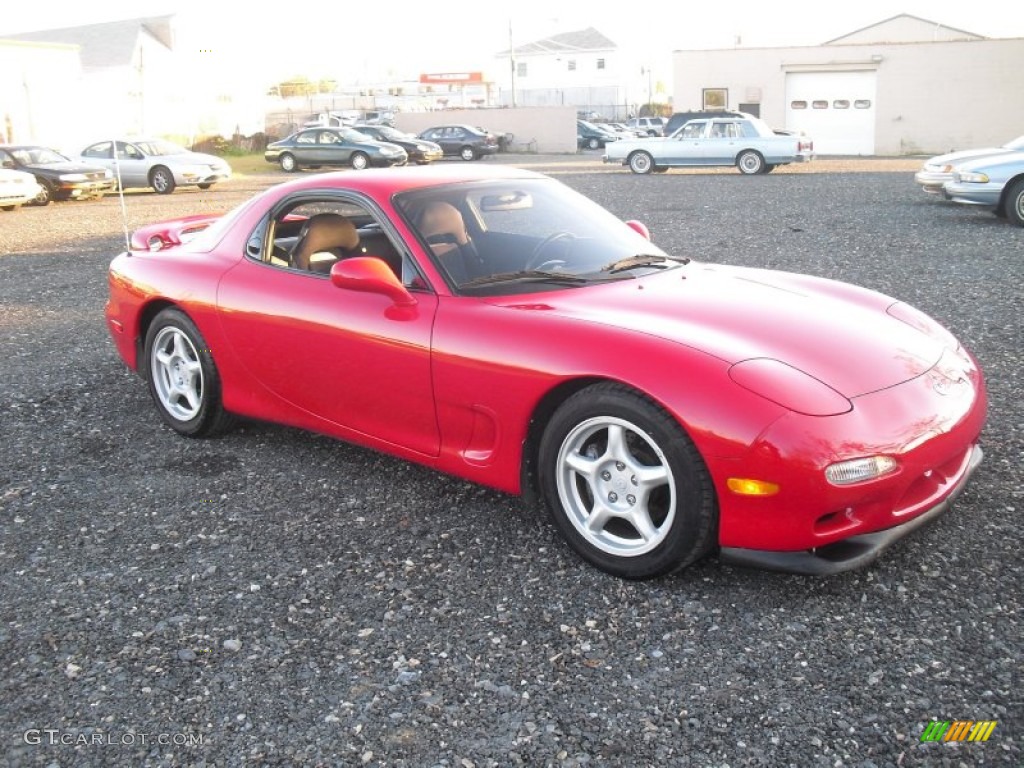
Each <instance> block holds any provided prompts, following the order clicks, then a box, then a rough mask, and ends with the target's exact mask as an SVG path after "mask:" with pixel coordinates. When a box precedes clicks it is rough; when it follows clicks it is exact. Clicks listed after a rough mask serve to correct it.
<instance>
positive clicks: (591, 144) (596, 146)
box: [587, 138, 601, 149]
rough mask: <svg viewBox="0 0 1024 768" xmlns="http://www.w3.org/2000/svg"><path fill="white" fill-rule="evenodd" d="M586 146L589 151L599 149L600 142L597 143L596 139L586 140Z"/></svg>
mask: <svg viewBox="0 0 1024 768" xmlns="http://www.w3.org/2000/svg"><path fill="white" fill-rule="evenodd" d="M587 146H588V147H589V148H590V149H600V147H601V142H600V141H598V140H597V139H594V138H590V139H587Z"/></svg>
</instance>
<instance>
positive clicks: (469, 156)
mask: <svg viewBox="0 0 1024 768" xmlns="http://www.w3.org/2000/svg"><path fill="white" fill-rule="evenodd" d="M459 157H461V158H462V159H463V160H476V150H475V149H473V148H472V147H463V148H462V149H460V150H459Z"/></svg>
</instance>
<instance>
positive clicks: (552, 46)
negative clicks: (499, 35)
mask: <svg viewBox="0 0 1024 768" xmlns="http://www.w3.org/2000/svg"><path fill="white" fill-rule="evenodd" d="M616 48H618V46H617V45H616V44H615V43H614V42H612V41H611V40H609V39H608V38H607V37H605V36H604V35H603V34H601V33H600V32H598V31H597V30H596V29H594V28H593V27H587V28H586V29H579V30H576V31H575V32H562V33H561V34H558V35H552V36H551V37H545V38H544V39H543V40H535V41H533V42H532V43H523V44H522V45H517V46H516V47H515V48H514V49H513V50H512V51H509V49H507V48H506V49H505V50H504V51H502V52H501V53H499V54H498V55H499V56H508V55H509V53H510V52H512V53H515V55H516V56H537V55H544V54H549V53H586V52H588V51H613V50H615V49H616Z"/></svg>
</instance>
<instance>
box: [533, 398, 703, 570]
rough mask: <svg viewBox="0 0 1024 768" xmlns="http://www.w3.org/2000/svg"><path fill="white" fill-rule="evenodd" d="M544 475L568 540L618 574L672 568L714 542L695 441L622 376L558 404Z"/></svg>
mask: <svg viewBox="0 0 1024 768" xmlns="http://www.w3.org/2000/svg"><path fill="white" fill-rule="evenodd" d="M539 478H540V487H541V490H542V493H543V496H544V500H545V502H546V505H547V508H548V511H549V512H550V514H551V517H552V519H553V520H554V522H555V525H556V526H557V527H558V529H559V530H560V531H561V533H562V535H563V536H565V538H566V540H567V541H568V542H569V544H570V546H571V547H572V548H573V549H574V550H575V551H576V552H577V553H578V554H579V555H580V556H581V557H583V558H584V559H585V560H587V561H588V562H590V563H592V564H593V565H595V566H597V567H598V568H600V569H601V570H604V571H606V572H608V573H611V574H613V575H616V576H621V577H623V578H627V579H647V578H653V577H655V576H660V575H663V574H666V573H670V572H672V571H674V570H677V569H679V568H683V567H685V566H687V565H689V564H691V563H693V562H695V561H697V560H699V559H700V558H701V557H703V556H704V555H706V554H707V553H708V552H709V551H710V550H711V548H712V547H713V545H714V543H715V536H716V531H717V507H716V503H715V494H714V490H713V488H712V484H711V478H710V476H709V474H708V471H707V468H706V467H705V465H704V461H703V459H701V457H700V454H699V453H698V452H697V449H696V447H695V446H694V445H693V442H692V441H691V440H690V438H689V437H688V436H687V434H686V433H685V432H684V431H683V429H682V428H681V427H680V425H679V424H678V423H677V422H676V420H675V419H674V418H673V417H672V416H671V415H670V414H668V413H667V412H665V411H664V410H663V409H662V408H660V407H659V406H657V405H656V404H655V403H653V402H651V401H650V400H649V399H647V398H646V397H644V396H643V395H642V394H640V393H639V392H636V391H635V390H632V389H629V388H627V387H624V386H622V385H620V384H612V383H607V384H596V385H593V386H590V387H587V388H586V389H583V390H581V391H579V392H577V393H576V394H575V395H573V396H572V397H570V398H569V399H567V400H566V401H565V402H564V403H563V404H562V405H561V407H559V409H558V410H557V411H556V412H555V414H554V416H553V417H552V418H551V421H550V422H549V424H548V426H547V428H546V429H545V432H544V435H543V437H542V439H541V444H540V452H539Z"/></svg>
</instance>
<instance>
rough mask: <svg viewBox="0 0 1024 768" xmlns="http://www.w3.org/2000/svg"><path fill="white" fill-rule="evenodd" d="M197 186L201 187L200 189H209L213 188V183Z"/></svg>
mask: <svg viewBox="0 0 1024 768" xmlns="http://www.w3.org/2000/svg"><path fill="white" fill-rule="evenodd" d="M196 186H197V187H199V188H200V189H209V188H210V187H212V186H213V184H212V183H206V184H196Z"/></svg>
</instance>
